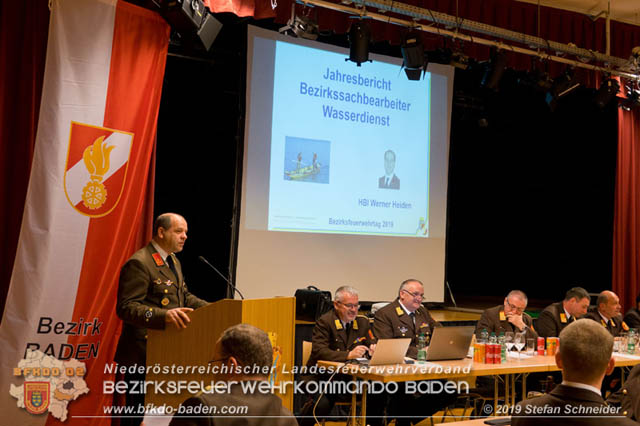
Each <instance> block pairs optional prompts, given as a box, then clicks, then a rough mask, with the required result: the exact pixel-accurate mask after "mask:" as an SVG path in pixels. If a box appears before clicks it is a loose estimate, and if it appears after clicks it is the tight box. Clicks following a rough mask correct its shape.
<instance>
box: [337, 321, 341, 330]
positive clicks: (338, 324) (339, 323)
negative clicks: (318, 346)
mask: <svg viewBox="0 0 640 426" xmlns="http://www.w3.org/2000/svg"><path fill="white" fill-rule="evenodd" d="M336 330H342V323H341V322H340V320H339V319H337V320H336Z"/></svg>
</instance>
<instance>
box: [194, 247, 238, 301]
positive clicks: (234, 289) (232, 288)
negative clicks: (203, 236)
mask: <svg viewBox="0 0 640 426" xmlns="http://www.w3.org/2000/svg"><path fill="white" fill-rule="evenodd" d="M198 259H199V260H200V261H201V262H202V263H204V264H206V265H207V266H208V267H210V268H211V269H213V270H214V271H216V273H217V274H218V275H220V276H221V277H222V279H223V280H224V282H226V283H227V285H228V286H229V288H230V289H231V290H232V292H231V294H235V293H238V295H239V296H240V298H241V299H242V300H244V296H243V295H242V293H240V290H238V289H237V288H236V286H235V285H233V283H232V282H231V281H229V278H227V277H225V276H224V275H223V274H222V272H220V271H218V269H217V268H216V267H215V266H213V265H212V264H210V263H209V262H208V261H207V259H205V258H204V257H202V256H198Z"/></svg>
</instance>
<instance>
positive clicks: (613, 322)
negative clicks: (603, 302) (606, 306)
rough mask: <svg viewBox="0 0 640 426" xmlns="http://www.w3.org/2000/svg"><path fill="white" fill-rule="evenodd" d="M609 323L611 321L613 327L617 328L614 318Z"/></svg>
mask: <svg viewBox="0 0 640 426" xmlns="http://www.w3.org/2000/svg"><path fill="white" fill-rule="evenodd" d="M609 321H611V327H615V326H616V323H615V321H614V320H613V318H611V319H610V320H609Z"/></svg>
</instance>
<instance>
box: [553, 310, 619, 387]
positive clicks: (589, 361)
mask: <svg viewBox="0 0 640 426" xmlns="http://www.w3.org/2000/svg"><path fill="white" fill-rule="evenodd" d="M612 350H613V336H611V333H609V332H608V331H607V330H606V329H605V328H604V327H603V326H602V325H600V323H599V322H596V321H591V320H590V319H581V320H578V321H575V322H573V323H571V324H569V325H568V326H567V327H565V328H564V330H562V331H561V332H560V348H559V351H558V353H557V354H556V363H557V364H558V367H560V368H561V369H562V376H563V379H564V380H566V381H570V382H577V383H584V384H589V385H593V386H595V387H598V388H599V387H600V386H601V384H602V379H603V378H604V376H605V374H609V373H611V371H613V368H614V366H615V362H614V360H613V358H612V357H611V351H612Z"/></svg>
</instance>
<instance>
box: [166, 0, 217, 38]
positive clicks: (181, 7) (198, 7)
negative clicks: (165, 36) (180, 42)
mask: <svg viewBox="0 0 640 426" xmlns="http://www.w3.org/2000/svg"><path fill="white" fill-rule="evenodd" d="M207 14H208V12H207V10H206V9H205V7H204V3H203V2H202V0H169V1H167V2H166V3H164V7H163V10H162V15H163V16H164V19H166V20H167V22H168V23H169V25H171V27H172V28H173V29H174V30H176V31H178V32H180V31H193V30H197V29H199V28H200V26H201V25H202V23H203V21H204V19H205V17H206V16H207Z"/></svg>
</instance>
